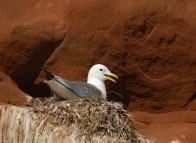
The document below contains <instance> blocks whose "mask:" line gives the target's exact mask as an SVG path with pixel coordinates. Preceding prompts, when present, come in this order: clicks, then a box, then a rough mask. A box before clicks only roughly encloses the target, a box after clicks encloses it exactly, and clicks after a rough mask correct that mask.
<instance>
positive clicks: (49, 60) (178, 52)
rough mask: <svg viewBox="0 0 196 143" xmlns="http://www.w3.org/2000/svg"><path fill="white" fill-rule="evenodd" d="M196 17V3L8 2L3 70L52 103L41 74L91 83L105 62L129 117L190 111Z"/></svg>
mask: <svg viewBox="0 0 196 143" xmlns="http://www.w3.org/2000/svg"><path fill="white" fill-rule="evenodd" d="M195 13H196V2H195V1H194V0H182V1H177V0H174V1H169V0H161V1H156V0H153V1H146V0H141V1H139V2H138V1H137V2H136V1H134V0H125V1H123V2H122V1H120V0H115V1H112V2H111V1H104V0H101V1H100V0H93V1H92V0H85V1H82V0H79V1H72V0H66V1H65V0H64V1H63V0H56V1H53V0H41V1H39V2H35V1H33V0H29V1H20V2H16V1H12V0H7V1H2V2H1V5H0V19H1V22H0V55H1V56H0V70H1V71H4V72H5V73H7V74H8V75H9V76H10V77H12V78H13V80H14V81H15V82H16V83H17V84H18V86H19V88H21V89H22V90H23V91H24V92H26V93H28V94H30V95H32V96H40V95H42V96H46V95H48V94H46V91H47V93H49V90H48V88H47V87H45V86H44V85H43V84H40V81H41V79H42V75H40V72H41V71H40V67H42V66H44V67H45V68H47V69H48V70H50V71H52V72H54V73H55V74H57V75H59V76H62V77H64V78H66V79H70V80H83V81H85V80H86V76H87V73H88V69H89V68H90V67H91V66H92V65H93V64H95V63H102V64H105V65H107V66H108V67H109V68H110V69H111V71H112V72H114V73H117V74H118V75H119V78H120V80H119V82H118V84H116V85H109V86H108V87H109V89H108V90H114V89H115V91H117V92H118V93H120V94H121V95H122V96H123V97H122V99H120V98H119V96H113V95H111V94H109V96H110V99H114V98H115V99H116V100H120V101H122V102H123V103H124V104H125V105H126V106H127V107H128V109H129V110H142V111H150V112H167V111H174V110H181V109H189V108H188V107H189V104H192V103H193V102H195V101H194V100H195V95H196V93H195V83H194V80H195V78H196V77H195V74H196V68H195V67H196V62H195V61H196V50H195V46H196V38H195V37H196V34H195V33H196V29H195V25H196V14H195ZM39 75H40V76H39ZM36 79H37V82H36V83H35V84H34V82H35V81H36ZM42 93H45V94H44V95H43V94H42ZM195 108H196V107H195V105H191V109H195Z"/></svg>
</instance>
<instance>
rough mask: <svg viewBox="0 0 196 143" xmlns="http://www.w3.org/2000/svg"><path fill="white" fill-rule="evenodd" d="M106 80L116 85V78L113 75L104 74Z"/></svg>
mask: <svg viewBox="0 0 196 143" xmlns="http://www.w3.org/2000/svg"><path fill="white" fill-rule="evenodd" d="M104 75H105V77H106V79H107V80H110V81H112V82H114V83H116V80H115V79H118V76H117V75H115V74H113V73H108V74H104Z"/></svg>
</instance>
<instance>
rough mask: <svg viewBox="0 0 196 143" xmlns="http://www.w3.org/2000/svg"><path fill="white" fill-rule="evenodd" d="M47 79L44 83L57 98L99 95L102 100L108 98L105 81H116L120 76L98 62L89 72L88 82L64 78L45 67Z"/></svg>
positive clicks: (79, 97) (69, 98) (67, 98)
mask: <svg viewBox="0 0 196 143" xmlns="http://www.w3.org/2000/svg"><path fill="white" fill-rule="evenodd" d="M42 70H43V71H44V73H45V77H46V80H44V83H45V84H47V85H48V86H49V88H50V89H51V91H52V92H53V93H54V95H55V97H56V98H60V99H66V100H74V99H81V98H92V97H98V98H99V99H100V100H103V101H106V100H107V93H106V87H105V81H106V80H110V81H112V82H114V83H116V79H118V76H117V75H115V74H113V73H111V72H110V70H109V69H108V68H107V67H106V66H104V65H102V64H96V65H94V66H92V67H91V69H90V70H89V72H88V78H87V82H81V81H70V80H66V79H63V78H62V77H59V76H57V75H55V74H53V73H51V72H49V71H47V70H45V69H42Z"/></svg>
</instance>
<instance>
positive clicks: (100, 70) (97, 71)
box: [88, 64, 118, 83]
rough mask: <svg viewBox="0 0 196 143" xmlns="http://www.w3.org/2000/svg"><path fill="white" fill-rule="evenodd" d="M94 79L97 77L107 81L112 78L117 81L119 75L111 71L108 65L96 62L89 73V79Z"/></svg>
mask: <svg viewBox="0 0 196 143" xmlns="http://www.w3.org/2000/svg"><path fill="white" fill-rule="evenodd" d="M92 79H97V80H100V81H102V82H105V81H106V80H110V81H112V82H114V83H116V79H118V76H117V75H115V74H113V73H111V72H110V70H109V69H108V68H107V67H106V66H104V65H102V64H96V65H94V66H92V67H91V69H90V70H89V73H88V81H89V80H92Z"/></svg>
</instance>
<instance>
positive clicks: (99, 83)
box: [87, 78, 107, 100]
mask: <svg viewBox="0 0 196 143" xmlns="http://www.w3.org/2000/svg"><path fill="white" fill-rule="evenodd" d="M87 83H89V84H92V85H94V86H95V87H96V88H97V89H99V90H100V91H101V93H102V96H101V99H102V100H107V95H106V88H105V83H104V82H103V81H101V80H99V79H96V78H88V81H87Z"/></svg>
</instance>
